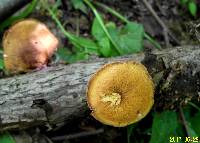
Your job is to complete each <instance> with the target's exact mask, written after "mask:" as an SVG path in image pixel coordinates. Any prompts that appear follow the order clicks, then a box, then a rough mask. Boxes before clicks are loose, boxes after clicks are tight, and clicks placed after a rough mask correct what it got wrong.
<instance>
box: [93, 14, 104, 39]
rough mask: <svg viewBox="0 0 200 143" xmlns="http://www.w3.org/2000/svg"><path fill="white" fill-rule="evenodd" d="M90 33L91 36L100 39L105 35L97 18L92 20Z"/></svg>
mask: <svg viewBox="0 0 200 143" xmlns="http://www.w3.org/2000/svg"><path fill="white" fill-rule="evenodd" d="M91 33H92V36H93V37H94V38H95V39H96V40H101V39H102V38H104V37H106V34H105V32H104V31H103V29H102V28H101V25H100V23H99V21H98V20H97V18H94V20H93V24H92V31H91Z"/></svg>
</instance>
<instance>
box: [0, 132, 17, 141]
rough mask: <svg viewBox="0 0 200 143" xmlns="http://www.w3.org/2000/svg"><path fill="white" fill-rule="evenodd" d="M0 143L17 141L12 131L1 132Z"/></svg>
mask: <svg viewBox="0 0 200 143" xmlns="http://www.w3.org/2000/svg"><path fill="white" fill-rule="evenodd" d="M0 143H16V142H15V140H14V139H13V138H12V136H11V135H10V133H8V132H6V133H4V134H0Z"/></svg>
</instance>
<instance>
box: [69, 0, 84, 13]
mask: <svg viewBox="0 0 200 143" xmlns="http://www.w3.org/2000/svg"><path fill="white" fill-rule="evenodd" d="M71 2H72V5H73V6H74V8H75V9H78V10H81V11H82V12H84V13H87V7H86V6H85V4H84V2H83V0H71Z"/></svg>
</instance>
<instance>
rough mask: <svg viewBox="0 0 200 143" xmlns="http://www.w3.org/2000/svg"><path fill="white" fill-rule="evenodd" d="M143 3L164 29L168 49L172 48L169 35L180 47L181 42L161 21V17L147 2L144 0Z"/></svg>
mask: <svg viewBox="0 0 200 143" xmlns="http://www.w3.org/2000/svg"><path fill="white" fill-rule="evenodd" d="M142 2H143V3H144V5H145V7H146V8H147V9H148V10H149V11H150V13H151V14H152V16H153V17H154V18H155V19H156V21H157V22H158V23H159V24H160V26H161V27H162V28H163V35H164V38H165V44H166V47H169V46H170V43H169V37H168V34H169V35H170V36H171V37H172V38H173V40H174V41H175V42H176V43H177V44H178V45H180V43H179V41H178V40H177V39H176V38H175V37H174V36H173V34H172V33H171V31H170V30H169V29H168V27H167V26H166V25H165V24H164V22H163V21H162V20H161V19H160V17H159V16H158V15H157V14H156V12H155V10H154V9H153V8H152V7H151V5H150V4H149V3H148V2H147V0H142Z"/></svg>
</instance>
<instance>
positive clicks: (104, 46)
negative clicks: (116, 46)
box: [98, 37, 112, 57]
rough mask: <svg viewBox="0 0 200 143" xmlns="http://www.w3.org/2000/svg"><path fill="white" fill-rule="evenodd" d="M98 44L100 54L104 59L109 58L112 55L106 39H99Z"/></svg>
mask: <svg viewBox="0 0 200 143" xmlns="http://www.w3.org/2000/svg"><path fill="white" fill-rule="evenodd" d="M98 44H99V47H100V52H101V54H102V55H103V56H104V57H109V56H110V55H111V54H112V49H111V45H110V41H109V39H108V38H107V37H105V38H102V39H100V40H99V42H98Z"/></svg>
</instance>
